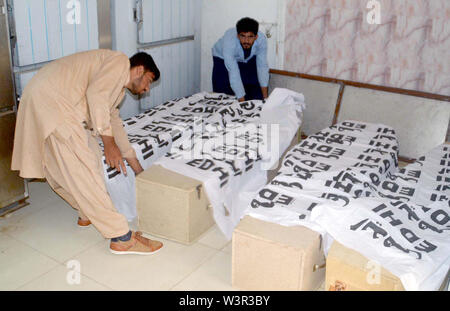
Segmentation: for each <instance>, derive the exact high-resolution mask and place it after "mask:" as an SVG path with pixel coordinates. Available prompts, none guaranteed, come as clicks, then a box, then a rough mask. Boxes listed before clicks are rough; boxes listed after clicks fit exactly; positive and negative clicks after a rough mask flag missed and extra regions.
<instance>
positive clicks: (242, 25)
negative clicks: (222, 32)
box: [236, 17, 259, 36]
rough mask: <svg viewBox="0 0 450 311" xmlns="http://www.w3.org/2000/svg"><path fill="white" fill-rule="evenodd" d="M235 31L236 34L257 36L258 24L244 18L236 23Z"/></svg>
mask: <svg viewBox="0 0 450 311" xmlns="http://www.w3.org/2000/svg"><path fill="white" fill-rule="evenodd" d="M236 29H237V33H238V34H240V33H241V32H253V33H254V34H255V36H256V35H257V34H258V29H259V24H258V22H257V21H255V20H254V19H252V18H250V17H244V18H242V19H241V20H239V21H238V22H237V24H236Z"/></svg>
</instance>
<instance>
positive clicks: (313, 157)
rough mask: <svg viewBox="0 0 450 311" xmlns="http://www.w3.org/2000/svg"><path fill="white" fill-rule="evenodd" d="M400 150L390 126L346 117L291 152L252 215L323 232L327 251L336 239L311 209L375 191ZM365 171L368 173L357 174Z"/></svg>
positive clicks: (254, 203)
mask: <svg viewBox="0 0 450 311" xmlns="http://www.w3.org/2000/svg"><path fill="white" fill-rule="evenodd" d="M397 150H398V142H397V138H396V136H395V132H394V130H393V129H392V128H390V127H387V126H385V125H381V124H370V123H364V122H359V121H358V122H357V121H344V122H342V123H339V124H337V125H336V126H331V127H329V128H326V129H324V130H322V131H320V132H318V133H316V134H315V135H311V136H309V137H308V138H307V139H305V140H304V141H302V142H300V143H299V144H298V145H297V146H295V147H294V148H293V149H292V150H291V151H290V152H288V154H287V155H286V157H285V158H284V160H283V164H282V167H281V169H280V171H279V173H278V175H277V176H276V177H275V178H274V179H273V180H272V182H271V183H269V184H268V185H266V186H264V187H263V188H262V189H260V191H259V192H258V194H257V195H256V197H255V198H254V199H253V200H252V201H251V204H250V206H251V207H250V208H249V209H248V210H247V211H246V214H248V215H250V216H252V217H255V218H258V219H261V220H265V221H269V222H274V223H277V224H280V225H284V226H296V225H304V226H306V227H308V228H310V229H312V230H315V231H317V232H320V233H322V234H323V235H324V242H325V243H324V246H325V250H326V251H327V250H328V248H329V246H330V245H331V240H329V239H328V238H329V236H327V235H326V234H325V232H324V231H323V230H322V228H321V227H320V226H318V225H317V224H316V223H314V222H311V221H310V215H311V211H312V210H313V209H314V208H315V207H316V206H317V205H318V204H320V203H322V202H327V201H329V200H331V201H333V202H335V204H338V205H339V206H346V205H347V204H348V202H349V197H353V196H355V197H361V196H367V195H370V192H369V191H368V185H369V184H370V183H371V182H372V180H378V179H383V178H384V176H385V175H386V174H388V173H389V172H394V171H395V169H396V167H397ZM350 168H352V169H350ZM360 171H361V172H365V173H366V174H360V175H359V176H357V173H358V172H360Z"/></svg>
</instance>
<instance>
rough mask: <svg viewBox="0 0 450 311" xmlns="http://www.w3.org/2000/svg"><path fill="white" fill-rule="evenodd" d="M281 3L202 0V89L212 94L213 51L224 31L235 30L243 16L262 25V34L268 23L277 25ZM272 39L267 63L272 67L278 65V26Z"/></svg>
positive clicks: (271, 1)
mask: <svg viewBox="0 0 450 311" xmlns="http://www.w3.org/2000/svg"><path fill="white" fill-rule="evenodd" d="M280 1H282V0H246V1H242V0H203V3H202V44H201V90H202V91H212V82H211V74H212V65H213V61H212V55H211V49H212V47H213V45H214V44H215V43H216V41H217V40H218V39H220V37H222V36H223V34H224V33H225V31H226V30H227V29H229V28H231V27H235V25H236V23H237V21H238V20H239V19H241V18H242V17H246V16H248V17H251V18H254V19H256V20H257V21H258V22H259V23H260V31H262V32H265V30H266V29H269V28H270V25H269V24H272V23H277V21H278V15H279V2H280ZM270 32H271V34H272V37H271V38H270V39H269V41H268V44H269V51H268V61H269V66H270V67H271V68H273V67H276V66H277V63H278V62H279V60H278V56H277V53H276V50H277V48H276V47H277V37H278V26H272V28H271V30H270Z"/></svg>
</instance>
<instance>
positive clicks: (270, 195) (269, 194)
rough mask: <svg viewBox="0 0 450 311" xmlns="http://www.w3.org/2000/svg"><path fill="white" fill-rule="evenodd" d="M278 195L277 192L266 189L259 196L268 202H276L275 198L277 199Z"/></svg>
mask: <svg viewBox="0 0 450 311" xmlns="http://www.w3.org/2000/svg"><path fill="white" fill-rule="evenodd" d="M277 195H278V192H275V191H272V190H270V189H266V188H264V189H262V190H261V191H260V192H259V196H260V197H261V198H263V199H266V200H269V201H273V200H275V198H276V197H277Z"/></svg>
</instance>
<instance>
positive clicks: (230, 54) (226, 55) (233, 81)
mask: <svg viewBox="0 0 450 311" xmlns="http://www.w3.org/2000/svg"><path fill="white" fill-rule="evenodd" d="M234 50H235V38H232V33H230V34H228V33H227V35H226V36H225V38H224V43H223V60H224V63H225V67H226V68H227V70H228V76H229V79H230V86H231V89H232V90H233V92H234V94H235V95H236V97H237V98H242V97H244V96H245V89H244V84H243V83H242V79H241V72H240V70H239V66H238V63H237V61H236V58H235V56H234Z"/></svg>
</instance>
